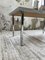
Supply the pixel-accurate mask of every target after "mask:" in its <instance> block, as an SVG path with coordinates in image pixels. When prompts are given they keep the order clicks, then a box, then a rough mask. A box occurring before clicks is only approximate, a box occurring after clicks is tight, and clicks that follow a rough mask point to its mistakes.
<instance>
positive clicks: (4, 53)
mask: <svg viewBox="0 0 45 60" xmlns="http://www.w3.org/2000/svg"><path fill="white" fill-rule="evenodd" d="M23 44H24V46H20V32H19V31H15V36H14V37H13V36H12V32H10V31H2V32H1V33H0V60H45V33H44V34H43V32H42V30H35V31H34V30H33V31H32V30H31V31H24V32H23Z"/></svg>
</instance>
